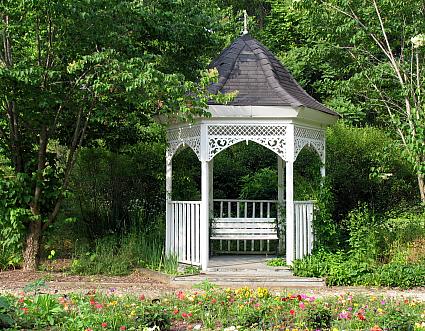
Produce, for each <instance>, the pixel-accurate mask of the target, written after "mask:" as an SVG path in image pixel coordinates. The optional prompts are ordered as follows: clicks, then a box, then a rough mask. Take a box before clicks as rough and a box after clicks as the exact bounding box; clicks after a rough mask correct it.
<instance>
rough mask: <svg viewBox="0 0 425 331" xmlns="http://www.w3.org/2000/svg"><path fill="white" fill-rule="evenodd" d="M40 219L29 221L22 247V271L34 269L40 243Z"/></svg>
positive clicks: (36, 264) (36, 263) (35, 268)
mask: <svg viewBox="0 0 425 331" xmlns="http://www.w3.org/2000/svg"><path fill="white" fill-rule="evenodd" d="M41 225H42V224H41V221H33V222H30V224H29V226H28V233H27V238H26V241H25V248H24V254H23V255H24V265H23V270H24V271H35V270H37V267H38V259H39V252H40V244H41Z"/></svg>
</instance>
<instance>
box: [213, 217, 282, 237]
mask: <svg viewBox="0 0 425 331" xmlns="http://www.w3.org/2000/svg"><path fill="white" fill-rule="evenodd" d="M210 239H211V240H277V239H279V237H278V234H277V224H276V219H275V218H218V219H216V220H214V221H213V223H212V227H211V235H210Z"/></svg>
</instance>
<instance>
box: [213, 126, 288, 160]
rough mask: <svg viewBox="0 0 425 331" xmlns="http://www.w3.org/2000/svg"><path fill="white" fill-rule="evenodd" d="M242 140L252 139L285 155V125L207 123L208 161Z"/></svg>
mask: <svg viewBox="0 0 425 331" xmlns="http://www.w3.org/2000/svg"><path fill="white" fill-rule="evenodd" d="M242 141H253V142H256V143H258V144H260V145H263V146H264V147H267V148H268V149H270V150H272V151H273V152H275V153H276V154H277V155H279V156H280V157H282V158H283V159H285V158H286V157H285V156H286V125H272V124H270V125H267V124H261V125H240V124H238V125H208V161H209V160H211V159H213V158H214V156H215V155H217V154H218V153H220V152H221V151H222V150H224V149H226V148H228V147H230V146H232V145H235V144H237V143H239V142H242Z"/></svg>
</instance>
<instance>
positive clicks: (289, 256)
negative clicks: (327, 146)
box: [285, 124, 295, 265]
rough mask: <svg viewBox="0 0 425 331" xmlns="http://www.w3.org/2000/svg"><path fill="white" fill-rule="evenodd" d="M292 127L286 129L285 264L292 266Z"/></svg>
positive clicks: (290, 125)
mask: <svg viewBox="0 0 425 331" xmlns="http://www.w3.org/2000/svg"><path fill="white" fill-rule="evenodd" d="M294 149H295V132H294V125H293V124H289V125H288V126H287V129H286V174H285V179H286V197H285V200H286V263H287V264H288V265H292V261H294V258H295V254H294V253H295V213H294V161H295V160H294V158H295V157H294V155H295V152H294Z"/></svg>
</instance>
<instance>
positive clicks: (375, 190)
mask: <svg viewBox="0 0 425 331" xmlns="http://www.w3.org/2000/svg"><path fill="white" fill-rule="evenodd" d="M326 147H327V154H326V155H327V160H326V173H327V176H328V177H329V180H330V182H331V183H332V191H333V195H334V197H335V209H334V211H335V213H334V215H333V216H334V219H335V220H336V221H337V222H339V221H341V220H342V219H343V218H345V217H346V215H347V214H348V213H349V212H350V211H351V210H353V209H355V208H357V206H358V204H359V203H362V202H364V203H368V204H369V205H370V206H371V207H372V208H373V209H374V210H376V211H377V212H385V211H387V210H389V209H392V208H394V206H397V205H399V204H401V203H403V202H409V201H417V200H418V194H417V180H416V176H415V173H414V171H413V168H412V166H411V165H410V164H409V163H408V162H407V161H406V160H405V158H403V156H402V153H401V152H400V150H399V149H398V147H397V145H396V144H395V142H394V141H393V140H392V139H391V138H389V137H388V136H387V135H386V134H385V132H384V131H382V130H380V129H377V128H372V127H365V128H355V127H350V126H348V125H346V124H344V123H341V122H339V123H337V124H336V125H334V126H332V127H330V128H329V129H328V130H327V140H326Z"/></svg>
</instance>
